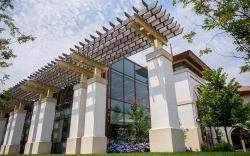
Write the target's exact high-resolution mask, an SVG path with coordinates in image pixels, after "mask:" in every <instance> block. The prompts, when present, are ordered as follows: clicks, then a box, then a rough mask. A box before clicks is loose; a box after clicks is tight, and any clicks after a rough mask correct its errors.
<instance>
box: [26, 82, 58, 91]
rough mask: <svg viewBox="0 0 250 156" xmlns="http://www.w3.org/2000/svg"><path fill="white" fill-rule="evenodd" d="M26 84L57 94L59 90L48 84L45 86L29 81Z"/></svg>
mask: <svg viewBox="0 0 250 156" xmlns="http://www.w3.org/2000/svg"><path fill="white" fill-rule="evenodd" d="M25 84H26V85H28V86H30V87H35V88H39V89H41V90H50V91H53V92H56V91H58V90H59V88H57V87H55V86H52V85H48V84H45V83H41V82H38V81H34V80H29V81H27V82H26V83H25Z"/></svg>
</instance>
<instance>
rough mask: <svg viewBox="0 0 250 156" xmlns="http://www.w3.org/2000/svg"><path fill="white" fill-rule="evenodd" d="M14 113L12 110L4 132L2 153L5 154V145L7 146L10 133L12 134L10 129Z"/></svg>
mask: <svg viewBox="0 0 250 156" xmlns="http://www.w3.org/2000/svg"><path fill="white" fill-rule="evenodd" d="M13 115H14V113H13V112H10V114H9V119H8V124H7V127H6V131H5V134H4V140H3V144H2V146H1V150H0V154H4V151H5V147H6V145H7V143H8V140H9V135H10V129H11V125H12V121H13Z"/></svg>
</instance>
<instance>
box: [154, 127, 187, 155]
mask: <svg viewBox="0 0 250 156" xmlns="http://www.w3.org/2000/svg"><path fill="white" fill-rule="evenodd" d="M149 145H150V151H151V152H183V151H185V145H184V135H183V131H182V129H174V128H161V129H150V130H149Z"/></svg>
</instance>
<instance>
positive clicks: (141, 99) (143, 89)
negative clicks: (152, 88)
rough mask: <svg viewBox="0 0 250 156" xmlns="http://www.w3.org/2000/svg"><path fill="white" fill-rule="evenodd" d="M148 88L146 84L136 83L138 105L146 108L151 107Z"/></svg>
mask: <svg viewBox="0 0 250 156" xmlns="http://www.w3.org/2000/svg"><path fill="white" fill-rule="evenodd" d="M148 98H149V97H148V87H147V85H146V84H144V83H141V82H139V81H136V103H137V104H142V105H144V106H145V107H148V105H149V99H148Z"/></svg>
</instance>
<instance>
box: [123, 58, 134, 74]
mask: <svg viewBox="0 0 250 156" xmlns="http://www.w3.org/2000/svg"><path fill="white" fill-rule="evenodd" d="M134 72H135V67H134V63H132V62H130V61H129V60H124V74H126V75H129V76H131V77H134Z"/></svg>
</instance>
